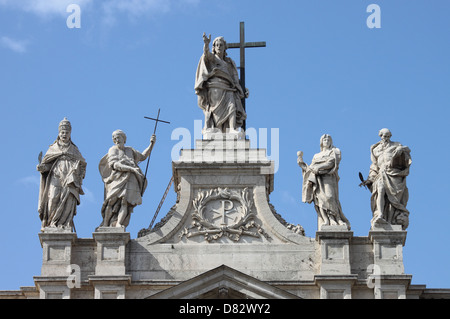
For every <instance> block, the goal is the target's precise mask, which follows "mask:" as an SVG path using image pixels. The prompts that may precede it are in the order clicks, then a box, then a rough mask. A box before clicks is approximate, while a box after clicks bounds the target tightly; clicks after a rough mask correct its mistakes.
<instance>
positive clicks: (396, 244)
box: [369, 225, 412, 299]
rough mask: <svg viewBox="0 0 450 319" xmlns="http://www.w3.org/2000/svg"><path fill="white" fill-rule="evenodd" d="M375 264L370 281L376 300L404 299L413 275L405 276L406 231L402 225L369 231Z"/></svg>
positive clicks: (386, 226)
mask: <svg viewBox="0 0 450 319" xmlns="http://www.w3.org/2000/svg"><path fill="white" fill-rule="evenodd" d="M369 239H370V241H371V242H372V244H373V256H374V260H373V261H374V263H373V265H372V267H371V270H372V274H371V275H370V279H371V281H372V286H373V288H374V295H375V298H376V299H404V298H406V289H407V288H408V286H409V284H410V282H411V277H412V276H411V275H405V268H404V265H403V246H404V245H405V241H406V231H404V230H402V228H401V226H400V225H385V226H383V227H374V228H372V229H371V230H370V231H369Z"/></svg>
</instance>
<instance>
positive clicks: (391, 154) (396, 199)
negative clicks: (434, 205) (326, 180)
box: [360, 128, 412, 230]
mask: <svg viewBox="0 0 450 319" xmlns="http://www.w3.org/2000/svg"><path fill="white" fill-rule="evenodd" d="M378 135H379V136H380V138H381V140H380V141H379V142H378V143H376V144H374V145H372V146H371V147H370V157H371V160H372V164H371V165H370V171H369V177H368V178H367V180H363V182H362V183H361V184H360V186H367V187H368V188H369V190H370V191H371V192H372V196H371V199H370V202H371V208H372V214H373V218H372V221H371V226H372V228H373V227H374V226H377V225H383V224H391V225H401V226H402V229H403V230H405V229H406V228H407V227H408V225H409V212H408V210H407V209H406V204H407V202H408V199H409V193H408V187H407V186H406V177H407V176H408V175H409V167H410V166H411V163H412V160H411V154H410V153H411V150H410V149H409V148H408V147H407V146H404V145H402V144H400V143H398V142H392V141H391V137H392V133H391V131H390V130H389V129H387V128H384V129H381V130H380V131H379V133H378Z"/></svg>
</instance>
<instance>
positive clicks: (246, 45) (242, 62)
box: [227, 22, 266, 131]
mask: <svg viewBox="0 0 450 319" xmlns="http://www.w3.org/2000/svg"><path fill="white" fill-rule="evenodd" d="M239 38H240V39H239V43H227V47H228V49H235V48H239V49H240V57H241V59H240V66H239V70H240V77H241V78H240V82H241V83H240V84H241V87H242V89H243V90H244V92H245V90H246V87H245V49H246V48H260V47H265V46H266V42H265V41H260V42H245V29H244V22H241V23H240V37H239ZM242 106H243V107H244V110H245V98H243V99H242ZM242 128H243V130H244V131H245V129H246V124H245V121H244V125H243V126H242Z"/></svg>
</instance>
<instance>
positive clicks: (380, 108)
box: [0, 0, 450, 290]
mask: <svg viewBox="0 0 450 319" xmlns="http://www.w3.org/2000/svg"><path fill="white" fill-rule="evenodd" d="M72 3H75V4H79V5H80V8H81V9H82V12H81V28H78V29H77V28H74V29H69V28H68V27H67V25H66V19H67V17H68V16H69V15H70V13H67V12H66V7H67V5H69V4H72ZM372 3H375V4H378V5H379V7H380V8H381V28H378V29H370V28H368V26H367V24H366V19H367V17H368V16H369V15H370V13H367V12H366V8H367V6H368V5H369V4H372ZM449 10H450V2H448V1H444V0H441V1H438V0H434V1H426V0H416V1H401V0H390V1H382V0H370V1H363V0H361V1H350V0H348V1H347V0H345V1H343V0H342V1H335V0H308V1H299V0H292V1H288V0H281V1H273V0H272V1H267V0H261V1H253V0H247V1H237V0H227V1H216V0H207V1H206V0H178V1H176V0H141V1H137V0H133V1H130V0H127V1H125V0H104V1H93V0H78V1H76V0H52V1H49V0H20V1H19V0H0V66H1V67H0V69H1V72H0V93H1V94H0V99H1V100H0V101H1V102H0V105H1V109H2V114H3V116H2V117H1V118H0V121H1V125H0V133H1V136H3V138H4V142H5V144H4V146H5V147H4V148H3V152H2V156H1V157H0V167H1V168H2V184H1V192H0V194H1V195H0V196H1V199H2V201H1V203H2V209H1V211H2V213H1V214H2V215H1V216H2V225H3V229H2V231H1V232H0V243H1V244H0V255H1V256H2V258H1V260H0V274H1V275H0V290H17V289H19V288H20V287H21V286H34V282H33V276H38V275H40V266H41V262H42V248H41V246H40V243H39V238H38V233H39V231H40V220H39V218H38V213H37V202H38V187H39V173H38V172H37V171H36V165H37V157H38V154H39V152H40V151H43V152H45V151H46V150H47V148H48V146H49V145H50V144H51V143H52V142H53V141H54V140H55V139H56V136H57V127H58V123H59V122H60V121H61V120H62V119H63V118H64V117H67V118H68V119H69V120H70V121H71V122H72V127H73V131H72V140H73V142H74V143H75V144H76V145H77V146H78V147H79V149H80V151H81V153H82V154H83V156H84V157H85V159H86V160H87V163H88V166H87V174H86V178H85V180H84V190H85V193H86V194H85V195H84V196H83V197H82V203H81V205H80V206H79V207H78V214H77V216H76V217H75V226H76V230H77V234H78V237H79V238H89V237H91V236H92V232H94V230H95V228H96V227H97V226H98V225H99V224H100V222H101V215H100V209H101V205H102V201H103V182H102V180H101V178H100V175H99V173H98V163H99V161H100V159H101V157H102V156H103V155H104V154H105V153H106V152H107V150H108V148H109V147H110V146H111V145H112V140H111V133H112V132H113V131H114V130H116V129H122V130H124V131H125V132H126V133H127V136H128V140H127V145H130V146H133V147H135V148H136V149H138V150H141V151H142V150H144V149H145V148H146V147H147V145H148V142H149V139H150V136H151V134H152V132H153V125H154V124H153V123H152V122H151V121H149V120H146V119H144V116H150V117H154V116H156V114H157V111H158V108H161V118H162V119H165V120H167V121H170V122H171V124H170V125H160V126H158V131H157V143H156V146H155V148H154V151H153V153H152V156H151V160H150V167H149V173H148V174H149V175H148V177H149V187H148V189H147V192H146V194H145V195H144V203H143V204H142V205H141V206H139V207H137V208H136V209H135V212H134V213H133V215H132V218H131V223H130V226H129V227H128V228H127V230H128V231H129V232H130V233H131V236H132V238H135V237H137V233H138V231H139V230H140V229H142V228H146V227H147V226H148V225H149V223H150V221H151V219H152V217H153V215H154V212H155V210H156V208H157V206H158V203H159V201H160V199H161V197H162V195H163V193H164V190H165V188H166V186H167V183H168V182H169V180H170V177H171V174H172V168H171V161H172V158H171V153H172V150H173V148H174V147H175V146H176V145H177V143H179V140H178V137H176V138H172V132H174V131H175V130H176V129H177V128H184V129H187V130H189V132H191V134H192V138H191V142H192V144H193V143H194V134H195V132H194V127H195V124H194V121H195V120H202V119H203V114H202V111H201V110H200V109H199V108H198V106H197V97H196V95H195V93H194V78H195V71H196V68H197V63H198V60H199V58H200V55H201V53H202V47H203V40H202V34H203V32H206V33H207V34H212V37H213V38H214V37H216V36H219V35H222V36H224V37H225V39H226V40H227V41H228V42H237V41H238V40H239V22H240V21H245V26H246V40H247V41H266V42H267V47H266V48H258V49H248V50H247V51H246V57H247V62H246V64H247V65H246V79H247V87H248V88H249V90H250V97H249V99H248V100H247V112H248V120H247V127H248V128H255V129H257V130H258V129H263V130H267V132H268V138H269V142H268V154H269V155H270V156H271V158H272V159H273V160H276V161H277V163H278V164H277V167H278V169H277V172H276V174H275V190H274V192H273V193H272V194H271V196H270V201H271V203H272V204H273V205H274V206H275V208H276V210H277V211H278V213H280V214H281V215H282V216H283V218H284V219H286V220H287V221H288V222H290V223H292V224H301V225H302V226H303V227H304V228H305V231H306V235H307V236H310V237H314V236H315V231H316V229H317V219H316V213H315V211H314V208H313V206H312V205H308V204H304V203H302V202H301V183H302V178H301V170H300V168H299V167H298V166H297V163H296V153H297V151H298V150H302V151H303V152H304V159H305V161H306V162H308V163H309V162H310V161H311V159H312V156H313V155H314V154H315V153H317V152H318V151H319V139H320V136H321V135H322V134H324V133H328V134H330V135H331V136H332V137H333V141H334V144H335V146H336V147H338V148H340V149H341V151H342V162H341V166H340V171H339V173H340V176H341V180H340V201H341V204H342V207H343V211H344V214H345V215H346V217H347V218H348V219H349V220H350V222H351V224H352V230H353V232H354V236H367V235H368V231H369V228H370V219H371V211H370V204H369V201H370V194H369V192H368V191H367V190H365V189H363V188H360V187H358V184H359V179H358V172H362V173H363V174H364V175H365V176H366V175H367V174H368V170H369V166H370V154H369V148H370V146H371V145H372V144H374V143H376V142H377V141H378V140H379V137H378V131H379V129H381V128H383V127H387V128H389V129H391V131H392V133H393V137H392V140H394V141H399V142H401V143H402V144H404V145H407V146H409V147H410V148H411V151H412V152H411V155H412V159H413V164H412V166H411V173H410V176H409V177H408V180H407V183H408V187H409V191H410V200H409V202H408V208H409V210H410V213H411V214H410V226H409V228H408V235H407V240H406V245H405V247H404V263H405V272H406V273H407V274H411V275H413V280H412V282H413V284H426V285H427V287H429V288H450V275H449V273H448V266H449V264H450V253H449V250H448V247H449V245H450V237H449V236H448V225H449V224H450V208H449V205H448V203H447V202H446V199H447V198H448V197H449V193H450V185H449V180H450V172H449V170H448V169H447V167H446V165H447V164H448V163H449V160H448V159H449V158H450V148H449V142H448V141H449V137H450V133H449V130H448V127H447V125H448V121H449V120H448V119H449V111H448V103H449V101H450V90H449V83H450V81H449V80H450V78H449V77H450V60H449V58H448V57H449V56H450V21H449V19H448V12H449ZM228 54H229V56H230V57H232V58H233V59H234V60H235V61H237V62H238V61H239V53H238V50H229V51H228ZM273 129H274V130H275V131H276V130H278V131H277V132H279V140H277V139H276V141H275V143H274V144H272V143H271V142H270V138H271V137H272V134H271V132H275V131H274V130H273ZM251 142H252V146H254V147H258V146H261V145H263V144H264V143H263V142H264V140H263V139H261V141H255V140H252V141H251ZM261 143H262V144H261ZM141 167H143V168H145V163H144V164H142V165H141ZM174 203H175V192H174V191H173V189H172V190H171V191H170V193H169V196H168V197H167V199H166V202H165V204H164V206H163V207H162V210H161V212H160V215H159V216H158V219H159V218H161V217H163V216H164V215H165V214H166V213H167V211H168V210H169V209H170V207H171V206H172V205H173V204H174Z"/></svg>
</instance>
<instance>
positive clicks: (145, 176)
mask: <svg viewBox="0 0 450 319" xmlns="http://www.w3.org/2000/svg"><path fill="white" fill-rule="evenodd" d="M160 111H161V109H158V116H157V117H156V119H154V118H152V117H147V116H144V117H145V118H146V119H148V120H153V121H155V128H154V129H153V134H156V128H157V127H158V122H162V123H166V124H170V122H167V121H163V120H160V119H159V113H160ZM150 155H151V153H150V154H149V155H148V160H147V167H146V168H145V175H144V182H143V183H142V189H141V196H142V195H144V186H145V180H146V179H147V171H148V163H150Z"/></svg>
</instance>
